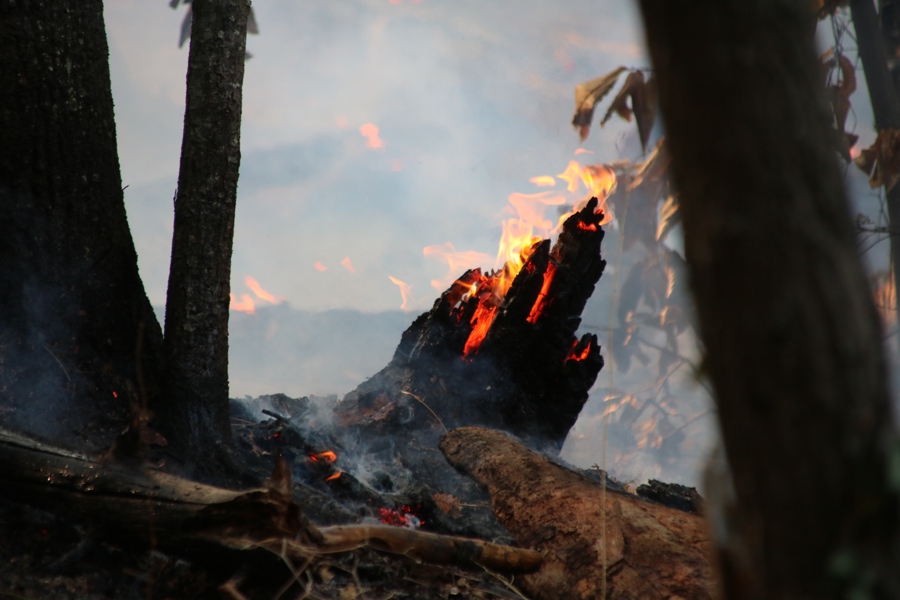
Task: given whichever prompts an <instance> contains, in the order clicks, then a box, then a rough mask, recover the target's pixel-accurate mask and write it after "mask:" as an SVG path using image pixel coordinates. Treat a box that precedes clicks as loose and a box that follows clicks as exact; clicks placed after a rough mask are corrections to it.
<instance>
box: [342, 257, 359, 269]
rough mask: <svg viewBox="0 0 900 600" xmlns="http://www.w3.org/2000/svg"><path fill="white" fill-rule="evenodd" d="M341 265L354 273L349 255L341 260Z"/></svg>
mask: <svg viewBox="0 0 900 600" xmlns="http://www.w3.org/2000/svg"><path fill="white" fill-rule="evenodd" d="M341 266H342V267H344V268H345V269H347V270H348V271H350V272H351V273H356V269H355V268H353V263H352V262H350V257H349V256H346V257H344V260H342V261H341Z"/></svg>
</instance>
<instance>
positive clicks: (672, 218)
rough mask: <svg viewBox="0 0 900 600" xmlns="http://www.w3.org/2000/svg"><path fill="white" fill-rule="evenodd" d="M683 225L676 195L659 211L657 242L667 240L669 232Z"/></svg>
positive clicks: (667, 200) (666, 201) (667, 199)
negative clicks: (680, 224)
mask: <svg viewBox="0 0 900 600" xmlns="http://www.w3.org/2000/svg"><path fill="white" fill-rule="evenodd" d="M679 223H681V211H680V210H678V199H677V198H676V197H675V195H674V194H672V195H671V196H669V197H668V198H666V200H665V202H663V205H662V208H660V209H659V223H657V225H656V241H658V242H661V241H663V240H664V239H666V236H667V235H669V232H670V231H672V229H673V228H674V227H675V226H676V225H678V224H679Z"/></svg>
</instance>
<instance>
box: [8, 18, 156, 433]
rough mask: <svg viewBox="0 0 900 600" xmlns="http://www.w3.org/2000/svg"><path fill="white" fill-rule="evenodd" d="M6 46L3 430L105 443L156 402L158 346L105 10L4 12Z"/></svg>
mask: <svg viewBox="0 0 900 600" xmlns="http://www.w3.org/2000/svg"><path fill="white" fill-rule="evenodd" d="M0 40H2V41H0V90H2V93H0V132H2V133H0V231H2V235H0V404H2V405H3V408H4V414H3V419H4V421H5V422H6V423H7V424H10V425H14V426H16V427H18V428H22V429H26V430H29V431H39V432H40V433H41V434H43V435H47V436H52V437H54V438H56V439H57V440H59V441H60V443H66V444H69V445H73V444H75V443H78V444H84V443H85V442H88V443H91V442H93V443H96V444H98V445H103V444H108V443H109V441H110V439H111V438H110V434H111V433H112V432H113V431H115V432H117V431H118V430H120V429H121V426H122V424H124V422H125V421H126V420H127V417H128V412H129V403H128V400H131V401H132V402H133V403H135V404H137V403H138V401H139V400H140V398H139V396H140V395H141V393H144V394H147V393H149V394H152V393H153V386H154V384H155V382H156V381H158V364H159V359H160V357H161V345H162V335H161V332H160V329H159V325H158V323H157V321H156V318H155V316H154V315H153V311H152V308H151V306H150V303H149V301H148V300H147V297H146V294H145V293H144V289H143V285H142V284H141V281H140V279H139V277H138V270H137V257H136V254H135V250H134V245H133V243H132V240H131V236H130V233H129V229H128V222H127V220H126V216H125V206H124V202H123V194H122V182H121V177H120V174H119V162H118V157H117V154H116V131H115V122H114V115H113V101H112V94H111V92H110V79H109V67H108V61H107V58H108V48H107V43H106V32H105V30H104V23H103V5H102V2H100V0H87V1H84V2H82V1H69V0H60V1H58V2H13V3H10V2H6V3H3V5H2V7H0ZM139 346H140V347H139ZM136 356H137V360H138V361H140V362H141V363H142V368H143V373H144V375H145V377H144V378H143V382H142V381H139V379H141V378H140V377H139V374H140V370H139V369H138V368H137V365H136ZM143 384H146V386H145V385H143ZM141 388H142V389H141ZM138 390H140V391H138Z"/></svg>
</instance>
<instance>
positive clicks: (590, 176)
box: [425, 151, 616, 358]
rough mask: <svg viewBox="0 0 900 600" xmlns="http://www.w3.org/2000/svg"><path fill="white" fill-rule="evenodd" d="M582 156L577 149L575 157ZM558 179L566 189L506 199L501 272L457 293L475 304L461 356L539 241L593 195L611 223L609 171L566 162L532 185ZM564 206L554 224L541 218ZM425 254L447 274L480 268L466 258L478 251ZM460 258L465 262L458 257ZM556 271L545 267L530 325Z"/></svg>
mask: <svg viewBox="0 0 900 600" xmlns="http://www.w3.org/2000/svg"><path fill="white" fill-rule="evenodd" d="M581 153H582V152H577V151H576V154H581ZM557 179H559V180H561V181H563V182H565V184H566V186H565V190H547V191H543V192H539V193H536V194H522V193H514V194H510V195H509V197H508V198H507V200H508V202H509V206H507V207H506V209H505V212H507V213H510V214H511V215H513V216H512V217H511V218H508V219H506V220H504V221H503V223H502V234H501V236H500V245H499V248H498V250H497V260H496V263H495V268H499V269H498V270H496V271H494V272H493V273H491V274H489V275H481V273H480V272H479V273H478V280H477V281H474V282H460V283H462V284H463V285H464V286H470V289H468V290H467V291H465V292H463V293H461V294H460V297H461V298H462V297H464V296H465V295H468V296H469V297H472V296H477V297H478V306H477V307H476V309H475V311H474V312H473V314H472V317H471V320H470V323H471V325H472V330H471V332H470V333H469V338H468V339H467V340H466V344H465V347H464V350H463V357H464V358H466V357H469V356H471V355H472V354H475V353H477V352H478V348H479V347H480V345H481V343H482V342H483V341H484V338H485V337H486V336H487V333H488V330H489V329H490V327H491V324H492V323H493V322H494V319H495V318H496V316H497V313H498V309H499V307H500V305H501V304H502V302H503V298H505V297H506V294H507V292H508V291H509V288H510V286H512V282H513V280H514V279H515V278H516V275H518V274H519V272H520V271H521V270H522V268H523V267H524V265H525V264H526V262H527V261H528V258H529V257H530V256H531V254H532V253H533V252H534V250H535V248H536V247H537V244H538V243H539V242H540V241H541V240H542V239H543V238H548V237H550V236H551V235H552V234H553V233H556V232H558V231H560V230H561V228H562V224H563V223H564V222H565V220H566V219H568V218H569V217H570V216H571V215H572V214H574V213H575V212H576V211H579V210H581V209H582V208H584V206H585V205H586V204H587V202H588V200H590V198H592V197H596V198H597V199H598V201H599V202H598V205H597V208H596V210H595V212H596V214H602V215H603V218H602V219H601V220H600V224H601V225H602V224H604V223H608V222H609V221H610V220H612V215H611V214H610V212H609V210H608V209H607V205H606V199H607V197H608V196H609V195H610V194H611V193H612V191H613V190H614V189H615V186H616V175H615V172H614V171H613V170H612V169H611V168H610V167H608V166H606V165H588V166H583V165H581V164H580V163H579V162H578V161H576V160H570V161H569V164H568V165H567V166H566V169H565V170H564V171H563V172H562V173H560V174H559V175H557V176H556V177H552V176H549V175H541V176H538V177H533V178H531V179H530V181H531V183H533V184H535V185H537V186H540V187H551V186H552V187H556V184H557V183H558V182H557ZM565 205H573V208H572V210H571V211H569V212H567V213H566V214H564V215H562V216H561V217H559V219H558V220H557V221H556V223H554V222H553V221H552V220H551V219H550V218H548V217H546V216H545V212H546V210H547V208H548V207H550V206H557V207H558V206H565ZM581 226H582V229H586V230H589V231H596V226H595V225H584V224H582V225H581ZM445 248H446V250H445ZM425 255H426V256H432V255H436V256H440V257H442V258H445V259H446V260H447V262H448V264H449V265H450V271H451V275H452V274H455V273H458V272H459V270H460V269H461V268H463V267H466V268H470V269H471V268H473V267H474V266H475V264H483V262H482V259H481V257H478V258H477V261H476V260H472V261H471V262H469V259H475V255H477V253H458V252H457V251H456V248H454V247H453V245H452V244H450V243H447V244H445V245H444V247H441V246H428V247H427V248H425ZM463 256H464V257H465V260H463V259H462V258H461V257H463ZM555 273H556V265H555V264H553V263H551V264H549V265H548V267H547V270H546V271H545V272H544V282H543V285H542V287H541V292H540V294H539V295H538V298H537V299H536V300H535V304H534V306H533V307H532V309H531V312H530V313H529V316H528V322H529V323H532V324H534V323H536V322H537V320H538V318H539V317H540V315H541V314H542V313H543V311H544V310H545V309H546V308H547V306H548V305H549V302H550V300H551V299H552V298H551V296H550V294H549V291H550V286H551V284H552V282H553V277H554V275H555ZM451 281H453V279H451V278H446V279H445V280H444V281H440V280H435V281H432V282H431V284H432V285H433V286H434V287H436V288H438V289H446V287H447V285H448V283H450V282H451ZM463 289H465V288H463ZM451 304H452V303H451Z"/></svg>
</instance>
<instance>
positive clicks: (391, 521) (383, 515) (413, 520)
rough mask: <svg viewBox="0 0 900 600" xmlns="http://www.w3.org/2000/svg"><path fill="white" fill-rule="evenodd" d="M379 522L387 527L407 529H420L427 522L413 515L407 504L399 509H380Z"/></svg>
mask: <svg viewBox="0 0 900 600" xmlns="http://www.w3.org/2000/svg"><path fill="white" fill-rule="evenodd" d="M378 520H379V521H381V522H382V523H384V524H385V525H393V526H394V527H407V528H409V529H418V528H419V527H421V526H422V525H424V524H425V521H423V520H421V519H419V517H417V516H416V515H414V514H413V512H412V508H411V507H409V506H407V505H406V504H401V505H400V506H399V507H397V508H388V507H384V508H379V509H378Z"/></svg>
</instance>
